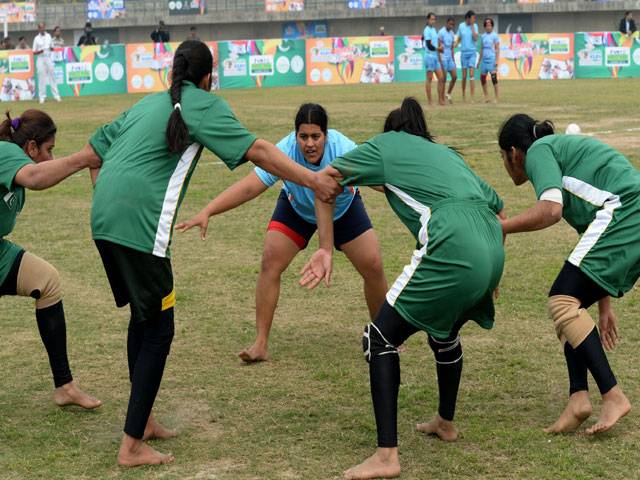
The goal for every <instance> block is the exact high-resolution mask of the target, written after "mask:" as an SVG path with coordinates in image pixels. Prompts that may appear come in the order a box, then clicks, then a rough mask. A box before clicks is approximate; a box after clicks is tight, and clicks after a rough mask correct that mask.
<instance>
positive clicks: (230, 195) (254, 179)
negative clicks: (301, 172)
mask: <svg viewBox="0 0 640 480" xmlns="http://www.w3.org/2000/svg"><path fill="white" fill-rule="evenodd" d="M267 188H269V187H267V186H266V185H265V184H264V183H263V182H262V180H260V178H258V175H256V173H255V172H251V173H249V175H247V176H246V177H244V178H243V179H241V180H239V181H238V182H236V183H234V184H233V185H231V186H230V187H229V188H227V189H226V190H225V191H223V192H222V193H221V194H220V195H218V196H217V197H216V198H214V199H213V200H211V201H210V202H209V204H208V205H207V206H206V207H204V208H203V209H202V210H201V211H200V212H199V213H198V214H197V215H196V216H195V217H193V218H191V219H190V220H187V221H186V222H181V223H179V224H178V225H176V229H177V230H178V231H179V232H186V231H187V230H190V229H191V228H193V227H195V226H198V227H200V238H202V239H203V240H204V239H205V237H206V235H207V227H208V226H209V218H210V217H213V216H214V215H218V214H220V213H224V212H226V211H228V210H232V209H234V208H236V207H239V206H240V205H242V204H243V203H246V202H248V201H250V200H253V199H254V198H256V197H257V196H258V195H260V194H261V193H263V192H264V191H265V190H267Z"/></svg>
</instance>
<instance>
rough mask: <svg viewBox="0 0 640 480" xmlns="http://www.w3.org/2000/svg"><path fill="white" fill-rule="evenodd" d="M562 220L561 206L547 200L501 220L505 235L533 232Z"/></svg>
mask: <svg viewBox="0 0 640 480" xmlns="http://www.w3.org/2000/svg"><path fill="white" fill-rule="evenodd" d="M561 219H562V205H561V204H559V203H556V202H552V201H549V200H539V201H538V202H537V203H536V204H535V205H534V206H533V207H531V208H530V209H528V210H525V211H524V212H522V213H521V214H519V215H516V216H515V217H511V218H508V219H506V220H501V223H502V231H503V233H504V234H505V235H509V234H511V233H519V232H533V231H536V230H543V229H545V228H547V227H550V226H551V225H555V224H556V223H558V222H559V221H560V220H561Z"/></svg>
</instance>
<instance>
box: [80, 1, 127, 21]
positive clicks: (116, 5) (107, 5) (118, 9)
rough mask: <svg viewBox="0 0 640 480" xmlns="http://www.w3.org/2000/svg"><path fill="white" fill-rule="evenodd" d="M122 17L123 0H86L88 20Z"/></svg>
mask: <svg viewBox="0 0 640 480" xmlns="http://www.w3.org/2000/svg"><path fill="white" fill-rule="evenodd" d="M122 17H124V0H87V18H88V19H89V20H111V19H114V18H122Z"/></svg>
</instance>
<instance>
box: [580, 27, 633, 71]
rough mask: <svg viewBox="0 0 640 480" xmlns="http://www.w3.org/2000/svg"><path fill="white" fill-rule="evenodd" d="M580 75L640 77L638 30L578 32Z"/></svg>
mask: <svg viewBox="0 0 640 480" xmlns="http://www.w3.org/2000/svg"><path fill="white" fill-rule="evenodd" d="M575 42H576V48H575V62H576V77H577V78H618V77H640V37H638V33H637V32H636V34H635V35H633V36H630V37H628V36H626V35H623V34H622V33H620V32H579V33H576V34H575Z"/></svg>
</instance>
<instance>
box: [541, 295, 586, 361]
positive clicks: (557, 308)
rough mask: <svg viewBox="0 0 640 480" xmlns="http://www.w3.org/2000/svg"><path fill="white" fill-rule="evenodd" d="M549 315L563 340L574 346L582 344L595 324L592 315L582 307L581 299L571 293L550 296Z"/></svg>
mask: <svg viewBox="0 0 640 480" xmlns="http://www.w3.org/2000/svg"><path fill="white" fill-rule="evenodd" d="M549 315H550V316H551V319H552V320H553V324H554V326H555V327H556V334H557V335H558V338H559V339H560V341H561V342H563V343H564V342H565V341H567V342H569V345H571V346H572V347H573V348H576V347H577V346H578V345H580V344H581V343H582V342H583V340H584V339H585V338H587V336H588V335H589V333H591V330H593V327H594V326H595V324H594V322H593V319H592V318H591V315H589V312H587V311H586V310H585V309H584V308H580V300H578V299H577V298H575V297H570V296H569V295H554V296H552V297H549Z"/></svg>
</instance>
